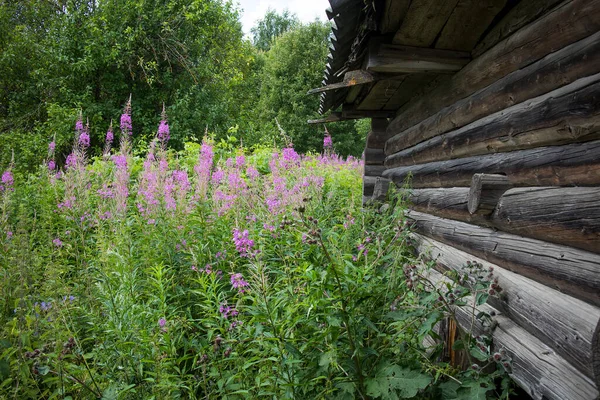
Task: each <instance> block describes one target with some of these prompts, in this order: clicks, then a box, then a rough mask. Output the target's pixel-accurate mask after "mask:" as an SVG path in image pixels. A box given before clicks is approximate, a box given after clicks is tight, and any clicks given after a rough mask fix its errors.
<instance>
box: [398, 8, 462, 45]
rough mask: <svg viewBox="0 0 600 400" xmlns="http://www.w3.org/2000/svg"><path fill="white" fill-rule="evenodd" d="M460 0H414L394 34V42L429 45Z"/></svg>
mask: <svg viewBox="0 0 600 400" xmlns="http://www.w3.org/2000/svg"><path fill="white" fill-rule="evenodd" d="M457 3H458V0H445V1H438V0H413V1H411V4H410V8H409V9H408V12H407V13H406V17H405V18H404V22H402V25H400V29H399V30H398V32H396V34H395V35H394V40H393V43H394V44H401V45H406V46H417V47H429V46H431V45H432V44H433V42H434V41H435V38H436V37H437V36H438V34H439V33H440V31H441V30H442V27H443V26H444V24H446V21H447V20H448V18H449V17H450V14H452V10H454V7H455V6H456V4H457Z"/></svg>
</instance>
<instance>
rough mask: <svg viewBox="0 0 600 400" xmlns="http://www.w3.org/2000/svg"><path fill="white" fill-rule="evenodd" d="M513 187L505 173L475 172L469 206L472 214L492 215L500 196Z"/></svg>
mask: <svg viewBox="0 0 600 400" xmlns="http://www.w3.org/2000/svg"><path fill="white" fill-rule="evenodd" d="M511 187H512V184H511V183H510V182H509V180H508V178H507V177H506V176H505V175H495V174H475V175H473V180H472V181H471V188H470V190H469V200H468V202H467V208H468V210H469V213H470V214H475V213H477V214H480V215H490V214H491V213H492V212H494V209H495V208H496V204H498V201H499V200H500V197H502V195H503V194H504V192H506V191H507V190H508V189H510V188H511Z"/></svg>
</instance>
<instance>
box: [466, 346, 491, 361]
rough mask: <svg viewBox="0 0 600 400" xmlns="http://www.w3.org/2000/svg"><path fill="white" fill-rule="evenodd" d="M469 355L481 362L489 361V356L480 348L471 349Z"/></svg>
mask: <svg viewBox="0 0 600 400" xmlns="http://www.w3.org/2000/svg"><path fill="white" fill-rule="evenodd" d="M469 353H471V355H472V356H473V357H475V358H476V359H478V360H479V361H487V359H488V355H487V354H485V353H484V352H483V351H481V350H480V349H479V348H478V347H471V349H470V350H469Z"/></svg>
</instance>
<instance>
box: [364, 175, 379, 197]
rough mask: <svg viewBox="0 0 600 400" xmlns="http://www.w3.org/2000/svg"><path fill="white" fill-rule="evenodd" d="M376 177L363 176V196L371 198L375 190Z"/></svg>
mask: <svg viewBox="0 0 600 400" xmlns="http://www.w3.org/2000/svg"><path fill="white" fill-rule="evenodd" d="M376 182H377V177H376V176H363V196H369V197H371V196H372V195H373V191H374V190H375V183H376Z"/></svg>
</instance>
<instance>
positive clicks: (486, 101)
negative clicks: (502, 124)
mask: <svg viewBox="0 0 600 400" xmlns="http://www.w3.org/2000/svg"><path fill="white" fill-rule="evenodd" d="M598 72H600V33H596V34H593V35H591V36H589V37H587V38H585V39H583V40H580V41H578V42H576V43H574V44H572V45H569V46H567V47H565V48H563V49H561V50H559V51H557V52H555V53H552V54H549V55H548V56H546V57H544V58H543V59H541V60H540V61H538V62H536V63H533V64H531V65H529V66H527V67H525V68H523V69H520V70H518V71H515V72H513V73H511V74H509V75H508V76H506V77H505V78H502V79H500V80H498V81H497V82H495V83H493V84H492V85H490V86H488V87H486V88H484V89H482V90H480V91H478V92H476V93H474V94H473V95H471V96H469V97H467V98H465V99H462V100H460V101H458V102H456V103H455V104H453V105H451V106H449V107H446V108H443V109H442V110H440V111H439V112H438V113H436V114H434V115H432V116H431V117H429V118H427V119H425V120H424V121H422V122H420V123H418V124H417V125H415V126H412V127H410V128H408V129H407V130H405V131H403V132H400V133H399V134H398V135H397V139H398V140H397V142H398V146H396V147H395V148H394V149H391V150H393V151H392V152H396V151H399V150H401V149H405V148H408V147H410V146H414V145H416V144H417V143H419V142H422V141H424V140H426V139H429V138H431V137H434V136H438V135H440V134H442V133H445V132H448V131H451V130H453V129H457V128H461V127H463V126H465V125H467V124H470V123H472V122H474V121H476V120H479V119H481V118H484V117H487V116H488V115H491V114H493V113H495V112H499V111H502V110H503V109H506V108H508V107H511V106H513V105H515V104H519V103H522V102H523V101H526V100H528V99H532V98H534V97H538V96H541V95H543V94H545V93H548V92H550V91H553V90H555V89H557V88H559V87H561V86H564V85H568V84H570V83H572V82H574V81H576V80H578V79H581V78H584V77H586V76H590V75H593V74H596V73H598ZM542 77H543V78H542ZM392 141H393V140H392ZM390 147H391V145H390Z"/></svg>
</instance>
